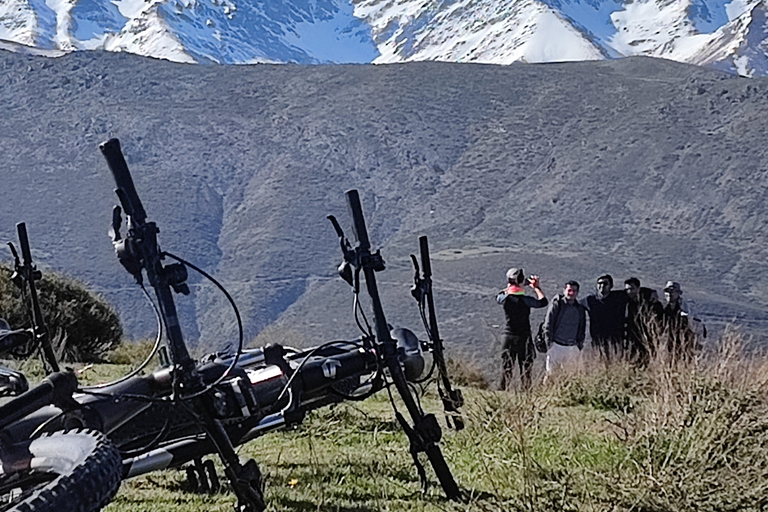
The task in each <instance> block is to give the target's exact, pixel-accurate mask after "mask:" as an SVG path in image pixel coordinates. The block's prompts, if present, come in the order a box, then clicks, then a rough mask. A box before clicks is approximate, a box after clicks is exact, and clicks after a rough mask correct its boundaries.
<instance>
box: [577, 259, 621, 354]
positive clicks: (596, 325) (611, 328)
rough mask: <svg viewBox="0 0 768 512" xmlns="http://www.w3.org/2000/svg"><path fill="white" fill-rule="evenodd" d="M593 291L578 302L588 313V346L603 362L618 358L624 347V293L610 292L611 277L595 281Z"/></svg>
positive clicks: (611, 289) (611, 287)
mask: <svg viewBox="0 0 768 512" xmlns="http://www.w3.org/2000/svg"><path fill="white" fill-rule="evenodd" d="M596 289H597V291H596V292H595V293H593V294H591V295H589V296H587V297H586V298H585V299H583V300H582V301H581V303H582V304H583V305H584V307H585V308H587V313H588V314H589V335H590V336H591V337H592V347H593V348H595V349H597V350H598V351H599V352H600V356H601V357H602V358H603V359H604V360H605V361H610V360H611V359H613V358H614V357H621V356H622V352H623V346H624V319H625V311H626V309H627V300H628V297H627V294H626V293H625V292H624V291H618V290H613V277H611V275H610V274H604V275H602V276H600V277H598V278H597V286H596Z"/></svg>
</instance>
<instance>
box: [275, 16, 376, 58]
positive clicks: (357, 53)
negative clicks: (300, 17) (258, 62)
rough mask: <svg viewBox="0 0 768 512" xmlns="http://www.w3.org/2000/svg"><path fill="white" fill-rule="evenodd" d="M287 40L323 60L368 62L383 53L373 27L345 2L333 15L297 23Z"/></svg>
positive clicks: (288, 33) (285, 37)
mask: <svg viewBox="0 0 768 512" xmlns="http://www.w3.org/2000/svg"><path fill="white" fill-rule="evenodd" d="M283 40H284V41H285V42H286V43H287V44H289V45H292V46H296V47H298V48H301V49H302V50H304V51H305V52H306V53H307V54H308V55H310V56H312V57H314V58H315V59H317V60H318V61H320V62H337V63H364V62H371V61H372V60H374V59H375V58H376V57H378V55H379V52H378V50H377V49H376V45H375V44H374V42H373V37H372V35H371V31H370V28H369V27H367V26H365V25H364V24H363V23H361V21H360V20H359V19H357V18H356V17H355V16H354V14H353V8H352V5H351V4H344V3H343V2H342V5H341V6H340V9H339V10H338V11H336V12H335V13H334V15H333V16H332V17H329V18H325V19H323V18H315V19H311V20H305V21H301V22H298V23H296V24H295V25H294V26H293V27H292V30H291V31H286V35H285V36H284V37H283Z"/></svg>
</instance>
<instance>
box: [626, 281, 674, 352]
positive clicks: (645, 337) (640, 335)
mask: <svg viewBox="0 0 768 512" xmlns="http://www.w3.org/2000/svg"><path fill="white" fill-rule="evenodd" d="M624 291H625V292H626V294H627V313H626V325H625V330H624V333H625V334H624V335H625V344H626V354H625V357H626V358H627V359H628V360H629V361H631V362H633V363H635V364H637V365H639V366H641V367H645V366H647V365H648V363H649V361H650V360H651V358H652V357H653V355H654V354H655V353H656V345H657V343H658V342H659V338H660V336H661V330H662V324H663V317H664V308H663V306H662V305H661V302H659V299H658V294H657V293H656V290H654V289H652V288H646V287H644V286H640V280H639V279H638V278H636V277H630V278H629V279H627V280H626V281H624Z"/></svg>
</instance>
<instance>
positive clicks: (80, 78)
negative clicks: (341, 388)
mask: <svg viewBox="0 0 768 512" xmlns="http://www.w3.org/2000/svg"><path fill="white" fill-rule="evenodd" d="M0 69H2V74H0V113H1V115H0V155H2V165H1V166H0V176H2V183H3V184H2V195H3V199H4V200H3V201H2V202H0V239H6V240H12V239H14V237H15V232H14V224H15V223H16V222H19V221H25V222H26V223H27V226H28V230H29V233H30V238H31V242H32V246H33V249H34V252H35V256H36V258H37V259H38V260H39V262H40V263H41V265H42V266H44V267H53V268H56V269H60V270H63V271H65V272H68V273H71V274H73V275H75V276H77V277H79V278H81V279H84V280H85V281H86V282H88V283H89V284H90V285H92V286H93V287H94V288H95V289H97V290H99V291H100V292H102V293H103V294H104V295H105V296H106V297H107V298H108V299H109V300H110V301H112V302H113V303H115V304H116V305H117V306H118V308H119V309H120V312H121V316H122V318H123V320H124V322H125V324H126V326H127V328H128V330H129V332H131V333H132V335H133V336H135V337H139V336H150V335H152V334H153V330H154V319H153V317H152V312H151V309H150V308H149V307H148V306H146V305H144V302H143V299H142V296H141V293H140V291H139V290H138V289H137V288H136V286H135V285H134V284H133V283H132V282H131V278H130V276H129V275H128V274H127V273H126V272H125V271H124V270H123V269H122V268H121V267H120V266H119V264H118V262H117V261H116V259H115V258H114V255H113V254H112V247H111V244H110V242H109V239H108V238H107V235H106V230H107V227H108V224H109V222H110V219H111V213H110V212H111V207H112V205H113V204H115V202H116V199H115V196H114V194H113V192H112V188H113V187H114V185H113V183H112V181H111V176H110V175H109V172H108V170H107V167H106V164H105V162H104V161H103V160H102V157H101V155H100V154H99V151H98V144H99V143H100V142H102V141H104V140H106V139H107V138H110V137H118V138H119V139H120V140H121V142H122V144H123V148H124V151H125V154H126V158H127V161H128V164H129V166H130V168H131V170H132V171H133V173H134V178H135V181H136V185H137V188H138V190H139V193H140V194H141V196H142V198H143V200H144V203H145V207H146V209H147V211H148V214H149V216H150V219H152V220H155V221H157V222H158V224H159V226H160V229H161V233H160V241H161V244H162V247H163V249H165V250H168V251H170V252H173V253H176V254H178V255H179V256H182V257H184V258H186V259H189V260H191V261H193V262H195V263H197V264H198V265H200V266H201V267H203V268H205V269H206V270H208V271H210V272H212V273H213V274H214V275H215V276H216V277H217V278H218V279H219V280H221V281H222V283H223V284H224V285H226V286H227V287H228V289H229V290H230V292H231V293H232V295H233V296H234V297H235V299H236V300H237V302H238V304H239V305H240V307H241V314H242V316H243V319H244V322H245V327H246V335H247V337H248V339H251V338H253V336H255V335H256V334H257V333H259V332H260V331H262V329H264V328H265V327H267V326H271V329H270V332H271V335H272V336H277V337H279V336H283V337H285V338H286V339H288V340H289V341H291V342H293V343H296V344H300V343H317V342H319V341H322V340H328V339H335V338H339V337H350V336H354V335H355V333H356V328H355V327H354V322H353V318H352V315H351V308H352V304H351V294H350V291H349V289H348V287H347V286H346V285H345V284H344V283H343V282H342V281H340V280H339V279H338V278H337V277H336V273H335V267H336V265H337V264H338V262H339V261H340V259H341V254H340V251H339V247H338V241H337V239H336V237H335V234H334V232H333V229H332V227H331V225H330V223H329V222H328V221H327V220H326V218H325V217H326V215H328V214H335V215H336V216H337V217H339V218H340V219H341V220H342V221H343V222H344V224H345V225H346V224H347V222H346V206H345V203H344V192H345V191H346V190H348V189H351V188H357V189H358V190H359V191H360V194H361V198H362V202H363V207H364V209H365V213H366V215H367V218H368V221H369V224H370V231H371V239H372V241H373V244H374V245H375V246H376V247H379V248H381V249H382V255H383V256H384V259H385V261H386V262H387V266H388V269H387V270H386V271H385V272H384V273H382V274H380V275H379V284H380V286H381V288H382V296H383V300H384V307H385V311H387V312H388V313H389V315H390V317H391V318H390V321H391V322H392V323H401V324H405V325H409V326H412V327H414V328H417V327H418V325H419V320H418V314H417V311H416V307H415V303H413V300H412V299H411V298H410V295H409V292H408V290H409V286H410V281H411V279H412V271H411V269H410V261H409V258H408V254H409V253H412V252H416V251H417V250H418V241H417V239H418V236H420V235H422V234H427V235H428V236H429V237H430V243H431V245H432V251H433V253H434V259H435V261H434V271H435V280H436V297H435V298H436V303H437V306H438V309H439V311H438V318H439V320H441V321H442V333H443V335H444V337H445V338H446V343H447V344H448V345H449V346H450V347H451V350H453V351H458V353H463V354H470V355H471V357H475V358H477V359H478V360H480V361H481V363H482V364H490V363H489V362H490V361H491V360H492V357H494V355H495V351H496V350H497V349H498V347H497V346H496V345H495V343H496V341H495V340H496V339H497V337H498V336H500V334H501V330H500V328H499V326H500V325H501V324H502V321H503V314H502V311H501V309H500V308H499V307H498V306H497V305H496V304H495V302H494V301H493V296H494V294H495V292H496V290H497V289H499V288H500V287H501V286H502V285H503V282H504V277H503V276H504V272H505V271H506V269H507V268H508V267H510V266H523V267H524V268H526V269H527V270H528V271H529V272H535V273H538V274H540V275H541V276H542V281H543V283H544V286H545V290H546V292H547V293H548V294H549V295H550V296H551V295H552V294H554V293H556V292H557V291H558V290H559V288H560V286H561V284H562V283H563V282H564V281H565V280H567V279H571V278H575V279H577V280H579V281H581V282H582V283H583V290H584V292H585V293H587V292H589V291H590V290H591V287H592V282H593V281H594V279H595V277H596V276H597V275H599V274H601V273H603V272H610V273H612V274H613V275H614V276H615V277H616V280H617V281H619V280H623V279H625V278H627V277H630V276H637V277H639V278H641V280H642V281H643V283H644V284H647V285H649V286H654V287H657V288H658V287H660V286H661V285H662V284H663V282H664V281H666V280H667V279H675V280H677V281H680V282H681V283H682V285H683V288H684V290H685V294H686V297H688V298H692V299H695V300H696V302H697V303H698V305H699V308H700V310H701V311H702V312H703V314H704V317H705V319H706V321H707V322H708V324H709V326H710V328H711V329H712V330H714V331H716V330H717V328H718V327H719V326H722V325H724V323H726V322H727V321H729V320H731V319H733V318H738V322H739V323H740V324H741V325H743V326H745V327H746V328H748V329H750V330H751V331H753V332H760V331H761V330H762V329H763V328H764V327H765V326H766V319H767V318H768V316H767V315H766V312H765V310H766V305H768V300H766V298H765V294H764V293H763V292H762V290H763V289H764V288H765V287H766V286H767V285H768V266H767V264H766V261H768V258H767V256H768V255H767V254H766V251H768V249H766V248H767V247H768V228H766V226H768V222H767V221H768V219H766V215H767V213H766V212H768V210H767V209H766V203H765V201H766V189H767V188H768V173H767V171H766V161H768V160H767V159H768V154H766V153H767V151H768V150H766V146H765V144H764V143H763V134H764V133H765V123H766V121H765V120H766V119H768V81H766V80H763V79H751V80H750V79H743V78H734V77H730V76H727V75H725V74H720V73H718V72H713V71H707V70H705V69H702V68H698V67H693V66H688V65H683V64H678V63H673V62H669V61H663V60H658V59H649V58H631V59H622V60H616V61H602V62H600V61H598V62H587V63H571V64H543V65H524V64H516V65H511V66H494V65H477V64H449V63H429V62H426V63H409V64H400V65H391V66H369V65H347V66H319V67H306V66H295V65H289V66H285V65H281V66H273V65H256V66H237V67H211V66H188V65H183V64H177V63H173V62H169V61H162V60H153V59H146V58H142V57H138V56H134V55H129V54H125V53H122V54H115V53H100V52H94V53H81V52H78V53H73V54H69V55H65V56H63V57H60V58H56V59H50V58H45V57H40V56H32V55H21V54H17V53H8V52H0ZM191 282H192V290H193V293H192V295H191V296H190V297H180V299H179V304H180V309H181V311H182V314H183V316H184V318H185V329H186V330H187V332H188V333H189V336H190V339H192V340H197V339H200V340H201V343H203V344H205V345H206V346H210V347H222V346H223V345H224V344H226V343H231V342H233V341H235V340H234V338H233V333H234V328H233V325H234V317H233V316H232V314H231V313H230V312H229V310H228V306H227V304H226V301H225V300H224V299H223V298H222V297H221V296H220V295H219V294H218V293H217V292H216V291H215V288H214V287H213V286H211V285H209V284H206V283H203V282H202V281H201V280H200V279H199V278H197V277H193V278H192V280H191Z"/></svg>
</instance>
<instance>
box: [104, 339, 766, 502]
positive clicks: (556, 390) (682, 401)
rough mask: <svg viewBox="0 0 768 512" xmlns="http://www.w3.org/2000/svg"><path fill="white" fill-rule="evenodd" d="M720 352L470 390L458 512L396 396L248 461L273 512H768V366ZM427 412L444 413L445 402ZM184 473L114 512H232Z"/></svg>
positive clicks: (338, 414) (455, 463) (137, 483)
mask: <svg viewBox="0 0 768 512" xmlns="http://www.w3.org/2000/svg"><path fill="white" fill-rule="evenodd" d="M713 345H715V344H713ZM716 345H717V346H716V347H714V346H713V347H712V349H711V350H709V351H707V355H706V356H701V357H699V358H697V359H695V360H692V361H689V362H683V363H678V364H671V363H670V361H668V360H667V358H666V355H665V354H664V353H663V352H659V353H657V356H656V357H655V358H654V359H652V360H651V361H650V362H649V364H648V366H647V367H646V368H642V369H641V368H637V367H635V366H633V365H631V364H628V363H623V362H615V363H612V364H608V365H606V364H604V363H602V362H600V361H599V360H598V359H597V358H592V357H587V358H586V360H585V361H584V364H582V365H581V366H580V367H578V368H571V369H566V370H564V371H562V372H560V373H559V374H556V375H553V376H552V378H550V379H548V380H547V382H546V383H545V384H541V383H540V384H538V385H536V386H534V389H533V390H531V391H529V392H518V391H513V392H498V391H489V390H480V389H476V388H466V387H465V388H464V392H465V396H466V398H467V405H466V406H465V407H464V410H463V416H464V419H465V423H466V428H465V429H464V430H463V431H461V432H454V431H451V430H447V429H444V438H443V441H442V443H441V444H442V446H443V451H444V453H445V456H446V460H447V461H448V464H449V466H450V467H451V469H452V471H453V474H454V476H455V477H456V480H457V481H458V482H459V484H460V486H461V487H462V488H463V489H464V490H465V492H466V501H464V502H462V503H453V502H448V501H445V499H444V498H442V493H441V492H440V491H439V488H435V487H434V486H433V487H432V489H431V490H430V492H428V493H427V494H422V493H420V492H419V480H418V476H417V475H416V471H415V469H414V466H413V464H412V462H411V460H410V456H409V454H408V443H407V440H406V438H405V436H404V435H403V433H402V430H401V429H400V428H399V426H398V425H397V423H396V422H395V421H394V419H393V416H392V412H391V409H390V407H389V404H388V400H387V398H386V396H385V395H377V396H376V397H373V398H372V399H369V400H367V401H365V402H362V403H360V404H342V405H340V406H338V407H336V408H334V409H326V410H321V411H317V412H316V413H313V414H312V415H310V417H309V418H307V421H306V422H305V423H304V425H302V426H301V427H300V428H299V429H297V430H292V431H289V432H283V433H275V434H271V435H267V436H265V437H263V438H261V439H258V440H256V441H255V442H253V443H250V444H249V445H247V446H246V447H243V449H242V451H241V455H243V456H251V457H254V458H255V459H256V460H257V461H259V463H260V464H261V465H262V468H263V470H264V472H265V474H266V475H267V499H268V501H269V502H270V509H271V510H286V511H287V510H324V511H325V510H328V511H332V510H348V511H351V510H391V511H399V510H420V511H422V510H425V511H426V510H430V511H431V510H442V511H446V510H447V511H467V510H477V511H510V510H522V511H549V510H565V511H568V510H571V511H616V512H618V511H627V512H629V511H648V512H650V511H658V512H664V511H669V512H672V511H694V510H696V511H699V510H703V511H730V510H733V511H735V510H745V511H758V510H765V509H766V508H768V498H767V497H768V462H767V461H768V395H766V383H767V381H768V358H766V357H765V356H764V355H761V354H759V353H753V352H749V353H748V352H746V351H745V350H744V346H743V345H744V343H743V340H742V339H741V338H740V336H739V335H738V333H734V332H731V333H727V334H726V335H725V336H724V337H723V339H722V340H720V342H718V343H717V344H716ZM464 371H466V369H464ZM469 373H471V372H469ZM422 403H423V404H424V407H425V408H426V409H427V410H428V411H432V412H437V411H439V410H440V406H439V405H438V401H437V399H436V397H435V396H434V395H427V396H426V397H423V398H422ZM438 416H439V415H438ZM428 473H430V474H431V472H430V471H428ZM180 478H181V475H180V474H179V473H174V472H170V473H155V474H152V475H149V476H147V477H143V478H139V479H137V480H134V481H130V482H126V483H125V484H124V489H123V491H121V494H120V497H119V498H118V500H117V501H116V502H115V503H113V504H112V505H110V507H109V508H108V510H110V511H111V512H122V511H128V510H149V509H153V510H169V511H170V510H185V511H187V510H190V511H191V510H200V511H203V510H205V511H208V510H225V509H228V508H229V507H231V503H232V496H231V494H226V495H218V497H214V498H213V499H211V498H206V497H202V496H200V497H197V498H194V497H192V496H190V495H188V494H187V493H185V491H184V489H185V486H184V484H183V482H181V481H180ZM432 479H433V483H434V477H432Z"/></svg>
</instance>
